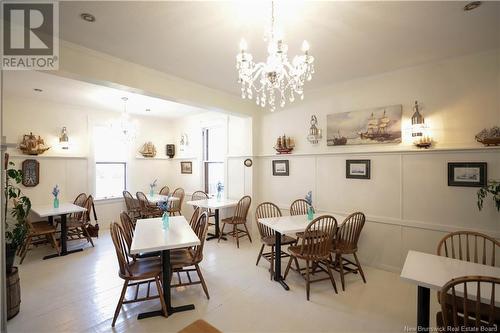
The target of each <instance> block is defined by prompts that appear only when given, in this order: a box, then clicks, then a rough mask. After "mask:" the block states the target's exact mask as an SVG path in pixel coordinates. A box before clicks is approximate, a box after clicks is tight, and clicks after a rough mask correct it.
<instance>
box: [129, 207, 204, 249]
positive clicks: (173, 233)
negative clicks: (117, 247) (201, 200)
mask: <svg viewBox="0 0 500 333" xmlns="http://www.w3.org/2000/svg"><path fill="white" fill-rule="evenodd" d="M162 225H163V223H162V220H161V217H158V218H152V219H142V220H137V224H136V225H135V232H134V238H133V239H132V246H131V247H130V253H131V254H138V253H146V252H155V251H161V250H171V249H178V248H183V247H189V246H196V245H199V244H200V240H199V239H198V236H196V234H195V233H194V231H193V229H191V227H190V226H189V223H188V222H187V221H186V218H185V217H184V216H171V217H170V219H169V227H168V229H163V227H162Z"/></svg>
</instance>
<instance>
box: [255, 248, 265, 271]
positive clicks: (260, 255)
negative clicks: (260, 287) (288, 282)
mask: <svg viewBox="0 0 500 333" xmlns="http://www.w3.org/2000/svg"><path fill="white" fill-rule="evenodd" d="M265 246H266V245H265V244H262V246H261V248H260V251H259V256H258V257H257V262H256V263H255V266H257V265H258V264H259V261H260V257H262V252H264V247H265Z"/></svg>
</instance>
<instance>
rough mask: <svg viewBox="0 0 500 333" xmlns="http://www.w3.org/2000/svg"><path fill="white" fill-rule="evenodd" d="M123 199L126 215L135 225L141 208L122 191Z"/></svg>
mask: <svg viewBox="0 0 500 333" xmlns="http://www.w3.org/2000/svg"><path fill="white" fill-rule="evenodd" d="M123 198H124V199H125V206H126V207H127V214H128V215H129V216H130V218H131V219H132V222H134V223H135V221H136V220H137V218H139V217H140V216H141V206H140V204H139V201H138V200H137V199H135V198H134V197H133V196H132V194H131V193H130V192H129V191H123Z"/></svg>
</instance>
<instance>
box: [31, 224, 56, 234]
mask: <svg viewBox="0 0 500 333" xmlns="http://www.w3.org/2000/svg"><path fill="white" fill-rule="evenodd" d="M54 232H56V228H55V227H53V226H51V225H50V224H47V223H46V222H37V223H33V224H32V229H31V233H32V234H36V235H46V234H51V233H54Z"/></svg>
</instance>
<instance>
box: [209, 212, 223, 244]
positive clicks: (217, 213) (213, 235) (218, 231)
mask: <svg viewBox="0 0 500 333" xmlns="http://www.w3.org/2000/svg"><path fill="white" fill-rule="evenodd" d="M214 215H215V216H214V218H215V234H212V233H208V237H207V241H209V240H212V239H219V235H220V227H219V210H218V209H216V210H215V212H214ZM224 236H226V234H224V233H223V234H222V237H221V238H220V239H222V240H225V241H227V238H226V237H224Z"/></svg>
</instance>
